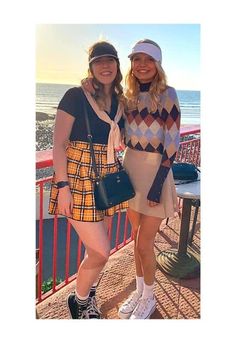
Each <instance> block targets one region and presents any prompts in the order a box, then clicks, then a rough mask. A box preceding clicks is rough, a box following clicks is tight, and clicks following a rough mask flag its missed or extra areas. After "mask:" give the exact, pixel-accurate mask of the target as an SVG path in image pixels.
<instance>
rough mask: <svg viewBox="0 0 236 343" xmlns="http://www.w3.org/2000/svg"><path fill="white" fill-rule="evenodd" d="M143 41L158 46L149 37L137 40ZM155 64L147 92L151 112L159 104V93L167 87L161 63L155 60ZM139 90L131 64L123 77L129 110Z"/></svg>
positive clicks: (136, 102) (133, 106) (134, 106)
mask: <svg viewBox="0 0 236 343" xmlns="http://www.w3.org/2000/svg"><path fill="white" fill-rule="evenodd" d="M144 41H145V42H146V43H150V44H154V45H156V46H158V44H156V43H155V42H153V41H151V40H150V39H145V40H142V41H139V42H140V43H141V42H144ZM139 42H138V43H139ZM158 47H159V46H158ZM131 63H132V59H131ZM155 65H156V69H157V73H156V75H155V77H154V79H153V80H152V83H151V86H150V89H149V94H150V97H151V108H150V109H149V110H150V111H151V112H156V110H157V108H158V105H159V104H160V94H161V93H162V92H164V90H165V89H166V88H167V77H166V74H165V71H164V69H163V68H162V66H161V64H160V63H158V62H155ZM139 92H140V90H139V82H138V79H137V78H136V76H134V74H133V71H132V66H131V68H130V69H129V71H128V73H127V75H126V78H125V93H124V94H125V97H126V99H127V107H128V109H129V110H130V109H134V108H136V107H137V104H138V96H139Z"/></svg>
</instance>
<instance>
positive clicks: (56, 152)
mask: <svg viewBox="0 0 236 343" xmlns="http://www.w3.org/2000/svg"><path fill="white" fill-rule="evenodd" d="M74 120H75V118H74V117H72V116H71V115H70V114H68V113H67V112H65V111H62V110H60V109H58V110H57V115H56V123H55V129H54V136H53V167H54V171H55V182H58V181H68V175H67V157H66V145H67V142H68V139H69V137H70V132H71V129H72V125H73V122H74ZM72 207H73V198H72V195H71V192H70V188H69V186H65V187H63V188H60V189H59V195H58V209H59V211H60V213H61V214H65V215H66V216H71V210H72Z"/></svg>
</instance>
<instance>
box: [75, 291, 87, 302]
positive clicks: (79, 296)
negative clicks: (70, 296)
mask: <svg viewBox="0 0 236 343" xmlns="http://www.w3.org/2000/svg"><path fill="white" fill-rule="evenodd" d="M75 296H76V298H77V299H79V300H87V299H88V296H89V294H88V295H86V296H85V297H83V296H82V295H80V294H79V293H78V292H77V291H75Z"/></svg>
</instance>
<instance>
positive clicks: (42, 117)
mask: <svg viewBox="0 0 236 343" xmlns="http://www.w3.org/2000/svg"><path fill="white" fill-rule="evenodd" d="M71 87H74V86H73V85H62V84H52V83H37V84H36V151H39V150H47V149H52V141H53V126H54V118H55V114H56V110H57V106H58V103H59V101H60V99H61V98H62V96H63V95H64V94H65V92H66V91H67V90H68V89H69V88H71ZM177 94H178V98H179V103H180V108H181V125H183V124H187V125H191V124H200V91H191V90H177Z"/></svg>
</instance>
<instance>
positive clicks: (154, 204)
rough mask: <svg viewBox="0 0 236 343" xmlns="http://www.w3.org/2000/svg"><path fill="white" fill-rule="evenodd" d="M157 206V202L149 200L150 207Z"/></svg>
mask: <svg viewBox="0 0 236 343" xmlns="http://www.w3.org/2000/svg"><path fill="white" fill-rule="evenodd" d="M157 205H159V204H158V203H157V202H154V201H151V200H148V206H150V207H155V206H157Z"/></svg>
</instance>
